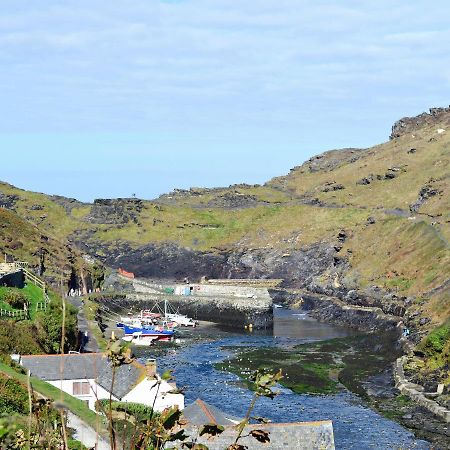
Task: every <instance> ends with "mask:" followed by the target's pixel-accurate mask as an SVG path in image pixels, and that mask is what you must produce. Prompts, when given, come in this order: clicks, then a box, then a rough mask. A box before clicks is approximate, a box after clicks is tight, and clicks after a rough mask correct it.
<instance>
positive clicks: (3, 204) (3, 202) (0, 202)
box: [0, 192, 20, 209]
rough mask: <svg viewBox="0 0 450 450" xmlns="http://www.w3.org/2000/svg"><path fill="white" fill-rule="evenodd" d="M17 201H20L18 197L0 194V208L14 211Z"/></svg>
mask: <svg viewBox="0 0 450 450" xmlns="http://www.w3.org/2000/svg"><path fill="white" fill-rule="evenodd" d="M18 200H20V197H19V196H18V195H14V194H12V195H9V194H4V193H3V192H0V208H6V209H14V207H15V206H16V203H17V201H18Z"/></svg>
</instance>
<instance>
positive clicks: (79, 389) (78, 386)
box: [73, 381, 90, 395]
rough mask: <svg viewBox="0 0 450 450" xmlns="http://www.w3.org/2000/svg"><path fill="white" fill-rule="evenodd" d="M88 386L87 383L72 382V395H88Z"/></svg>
mask: <svg viewBox="0 0 450 450" xmlns="http://www.w3.org/2000/svg"><path fill="white" fill-rule="evenodd" d="M89 394H90V386H89V383H88V382H87V381H74V382H73V395H89Z"/></svg>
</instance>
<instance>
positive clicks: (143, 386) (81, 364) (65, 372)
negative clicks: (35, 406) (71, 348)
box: [20, 353, 184, 411]
mask: <svg viewBox="0 0 450 450" xmlns="http://www.w3.org/2000/svg"><path fill="white" fill-rule="evenodd" d="M20 364H21V365H22V366H23V367H24V368H26V369H27V370H29V371H30V372H31V375H33V376H35V377H37V378H40V379H41V380H44V381H46V382H47V383H49V384H52V385H53V386H55V387H57V388H58V389H61V390H62V391H64V392H66V393H67V394H70V395H72V396H73V397H76V398H78V399H80V400H83V401H85V402H86V403H87V404H88V405H89V408H90V409H92V410H94V409H95V402H96V401H97V400H102V399H109V395H110V392H112V399H113V400H118V401H122V402H133V403H141V404H144V405H147V406H153V404H154V408H155V410H156V411H162V410H163V409H164V408H167V407H170V406H175V405H177V406H178V407H179V408H180V409H183V408H184V396H183V394H176V393H171V391H173V390H174V388H175V385H174V384H173V383H168V382H167V381H164V380H161V378H160V377H159V376H158V375H157V373H156V362H155V360H149V361H148V363H147V364H146V365H145V366H144V365H142V364H140V363H139V362H137V361H133V362H132V363H130V364H124V365H122V366H120V367H118V368H117V369H116V374H115V380H114V385H112V368H111V363H110V361H109V360H108V358H107V357H106V356H105V355H104V354H102V353H80V354H78V353H73V354H64V355H29V356H21V357H20ZM158 382H159V383H160V386H159V389H158V388H157V383H158ZM155 396H156V400H155Z"/></svg>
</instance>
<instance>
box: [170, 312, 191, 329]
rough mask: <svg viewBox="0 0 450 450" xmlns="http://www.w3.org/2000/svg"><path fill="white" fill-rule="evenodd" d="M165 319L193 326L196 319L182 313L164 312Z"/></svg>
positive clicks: (185, 325)
mask: <svg viewBox="0 0 450 450" xmlns="http://www.w3.org/2000/svg"><path fill="white" fill-rule="evenodd" d="M166 319H169V320H171V321H173V322H175V323H176V324H178V325H180V326H182V327H193V328H195V327H196V326H197V321H195V320H194V319H191V318H190V317H188V316H185V315H184V314H171V313H166Z"/></svg>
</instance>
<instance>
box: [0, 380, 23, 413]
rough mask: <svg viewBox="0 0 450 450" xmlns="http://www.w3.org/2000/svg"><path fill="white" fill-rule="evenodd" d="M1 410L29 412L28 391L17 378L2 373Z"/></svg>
mask: <svg viewBox="0 0 450 450" xmlns="http://www.w3.org/2000/svg"><path fill="white" fill-rule="evenodd" d="M0 412H1V413H3V414H13V413H18V414H27V413H28V391H27V389H26V388H25V386H22V384H20V383H19V382H18V381H17V380H14V379H12V378H9V377H7V376H6V375H3V374H2V373H0Z"/></svg>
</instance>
